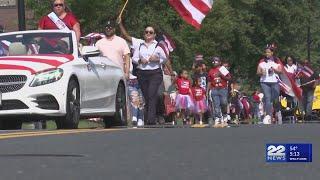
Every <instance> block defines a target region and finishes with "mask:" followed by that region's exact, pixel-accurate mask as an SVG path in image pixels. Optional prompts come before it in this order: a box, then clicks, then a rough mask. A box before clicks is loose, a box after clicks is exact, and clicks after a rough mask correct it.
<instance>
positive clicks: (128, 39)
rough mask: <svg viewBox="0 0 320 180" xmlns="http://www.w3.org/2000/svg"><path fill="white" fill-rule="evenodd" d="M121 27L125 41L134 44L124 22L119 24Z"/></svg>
mask: <svg viewBox="0 0 320 180" xmlns="http://www.w3.org/2000/svg"><path fill="white" fill-rule="evenodd" d="M119 27H120V31H121V33H122V34H123V37H124V39H125V40H127V41H129V42H131V43H132V37H131V36H130V35H129V33H128V32H127V30H126V28H125V27H124V25H123V24H122V21H120V22H119Z"/></svg>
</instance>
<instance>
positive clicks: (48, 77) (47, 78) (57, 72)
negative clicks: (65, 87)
mask: <svg viewBox="0 0 320 180" xmlns="http://www.w3.org/2000/svg"><path fill="white" fill-rule="evenodd" d="M62 75H63V70H62V69H54V70H52V69H51V70H48V71H44V72H40V73H38V74H36V75H35V77H34V78H33V80H32V82H31V83H30V86H31V87H36V86H42V85H45V84H50V83H53V82H56V81H59V80H60V79H61V77H62Z"/></svg>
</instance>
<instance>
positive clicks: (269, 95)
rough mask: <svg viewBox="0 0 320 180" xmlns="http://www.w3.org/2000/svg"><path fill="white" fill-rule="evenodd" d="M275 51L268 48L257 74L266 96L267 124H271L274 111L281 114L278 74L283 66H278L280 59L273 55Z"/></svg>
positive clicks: (270, 47)
mask: <svg viewBox="0 0 320 180" xmlns="http://www.w3.org/2000/svg"><path fill="white" fill-rule="evenodd" d="M273 51H274V48H273V47H272V46H267V48H266V49H265V57H264V58H262V59H261V60H260V62H259V65H258V67H257V74H258V75H259V76H260V85H261V88H262V91H263V94H264V106H265V113H266V116H265V117H264V120H263V121H264V123H265V124H270V123H271V119H272V112H273V111H272V109H274V111H275V112H277V113H280V112H279V110H280V104H279V95H280V86H279V83H278V79H279V76H278V74H280V73H281V66H280V65H279V64H278V63H279V62H280V59H279V58H277V57H276V56H274V55H273Z"/></svg>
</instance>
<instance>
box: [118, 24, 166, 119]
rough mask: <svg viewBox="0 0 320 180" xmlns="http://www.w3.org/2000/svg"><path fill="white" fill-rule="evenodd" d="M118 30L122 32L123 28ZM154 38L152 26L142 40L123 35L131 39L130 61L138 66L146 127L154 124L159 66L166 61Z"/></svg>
mask: <svg viewBox="0 0 320 180" xmlns="http://www.w3.org/2000/svg"><path fill="white" fill-rule="evenodd" d="M120 29H121V30H122V32H123V28H120ZM124 34H125V33H124ZM155 37H156V32H155V29H154V28H153V27H152V26H148V27H146V28H145V31H144V40H142V39H137V38H134V37H131V36H129V35H128V34H127V33H126V35H125V38H126V39H127V40H128V39H131V42H132V45H133V48H134V54H133V57H132V61H133V63H135V64H137V65H138V66H137V68H138V73H137V75H138V81H139V84H140V86H141V90H142V94H143V96H144V99H145V116H144V118H145V122H147V124H148V125H155V124H156V105H157V99H158V96H157V94H158V89H159V87H160V85H161V83H162V81H163V75H162V69H161V66H162V64H164V63H165V62H166V60H167V56H166V54H165V52H164V51H163V49H162V48H160V47H159V45H158V42H157V41H156V40H155Z"/></svg>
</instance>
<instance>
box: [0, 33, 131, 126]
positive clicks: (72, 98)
mask: <svg viewBox="0 0 320 180" xmlns="http://www.w3.org/2000/svg"><path fill="white" fill-rule="evenodd" d="M82 117H84V118H86V117H102V118H104V121H105V124H106V126H107V127H109V126H111V125H115V124H117V125H125V124H126V86H125V77H124V73H123V71H122V69H121V68H119V67H117V66H116V65H115V64H114V63H113V62H112V61H111V60H109V59H108V58H106V57H103V56H101V55H100V53H99V51H98V49H97V48H96V47H93V46H84V47H83V48H82V49H81V52H80V51H79V49H78V46H77V42H76V36H75V33H74V32H73V31H70V32H63V31H60V30H34V31H20V32H11V33H3V34H0V129H19V128H21V124H22V122H23V121H33V120H38V119H40V120H47V119H54V120H55V121H56V124H57V127H58V128H59V129H71V128H77V126H78V123H79V119H80V118H82Z"/></svg>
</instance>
